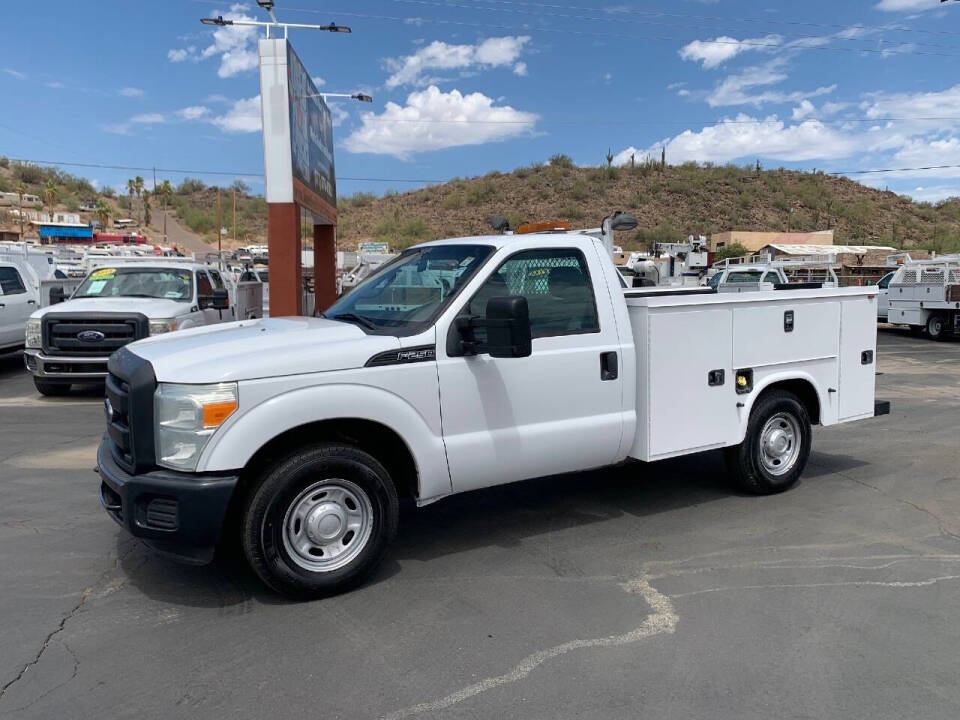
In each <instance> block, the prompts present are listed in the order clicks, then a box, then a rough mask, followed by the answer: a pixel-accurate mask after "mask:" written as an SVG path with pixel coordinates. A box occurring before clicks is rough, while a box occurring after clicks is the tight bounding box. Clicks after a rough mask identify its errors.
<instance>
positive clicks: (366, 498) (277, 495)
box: [240, 443, 399, 600]
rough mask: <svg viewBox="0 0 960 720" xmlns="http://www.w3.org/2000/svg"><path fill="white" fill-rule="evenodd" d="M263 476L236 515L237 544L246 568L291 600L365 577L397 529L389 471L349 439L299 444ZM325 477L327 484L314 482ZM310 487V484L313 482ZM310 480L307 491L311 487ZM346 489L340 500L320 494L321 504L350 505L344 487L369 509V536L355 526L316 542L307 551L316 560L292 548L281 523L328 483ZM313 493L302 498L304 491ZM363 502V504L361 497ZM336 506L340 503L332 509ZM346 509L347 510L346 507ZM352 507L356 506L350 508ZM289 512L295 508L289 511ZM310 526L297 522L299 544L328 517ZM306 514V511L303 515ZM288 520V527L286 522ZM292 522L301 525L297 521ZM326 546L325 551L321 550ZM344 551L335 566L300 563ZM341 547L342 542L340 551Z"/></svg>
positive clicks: (316, 595)
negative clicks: (325, 498) (340, 563)
mask: <svg viewBox="0 0 960 720" xmlns="http://www.w3.org/2000/svg"><path fill="white" fill-rule="evenodd" d="M265 472H266V474H265V477H264V479H263V481H262V482H261V483H260V484H259V485H257V486H255V487H254V488H253V489H252V490H251V491H250V493H249V495H248V496H247V498H246V501H245V503H244V505H243V510H242V514H241V521H240V534H241V547H242V548H243V554H244V556H245V557H246V560H247V562H248V563H249V564H250V567H251V568H253V570H254V572H256V574H257V575H258V576H259V577H260V579H261V580H263V582H264V583H266V585H267V586H269V587H270V588H272V589H273V590H275V591H277V592H278V593H281V594H283V595H286V596H288V597H292V598H296V599H303V600H308V599H314V598H320V597H326V596H329V595H335V594H337V593H341V592H344V591H346V590H349V589H351V588H353V587H356V586H357V585H358V584H359V583H360V582H362V581H363V579H364V578H366V577H367V576H368V575H369V574H370V573H371V572H372V571H373V570H374V568H376V566H377V565H378V564H379V563H380V561H381V560H382V558H383V555H384V552H385V550H386V548H387V545H389V544H390V542H392V541H393V539H394V537H395V536H396V532H397V522H398V516H399V509H398V502H397V491H396V488H395V487H394V485H393V482H392V481H391V479H390V475H389V474H388V473H387V471H386V470H385V469H384V467H383V465H381V464H380V463H379V462H378V461H377V460H376V459H375V458H374V457H373V456H371V455H370V454H368V453H366V452H364V451H362V450H359V449H358V448H355V447H352V446H349V445H340V444H334V443H323V444H320V445H317V446H314V447H310V448H302V449H300V450H298V451H296V452H294V453H292V454H290V455H288V456H286V457H285V458H283V459H281V460H280V461H278V462H277V463H275V464H274V465H273V466H272V467H270V468H268V469H267V470H266V471H265ZM322 483H331V484H332V485H331V486H327V485H320V484H322ZM315 486H316V487H315ZM312 487H315V489H313V490H311V491H310V492H309V493H308V492H307V490H308V489H309V488H312ZM328 487H333V488H338V487H339V488H343V487H346V488H347V495H346V499H345V500H343V503H342V504H341V505H336V503H333V502H326V501H319V502H318V505H315V506H314V507H315V508H318V509H320V508H319V506H320V505H323V506H328V505H329V506H331V507H334V508H335V509H334V511H331V515H334V516H336V514H337V513H338V512H339V511H340V510H344V508H345V507H347V506H349V505H350V502H351V500H350V499H349V498H350V496H351V495H350V494H351V493H352V497H353V498H355V500H354V504H356V501H357V500H359V502H360V506H361V510H360V511H359V512H361V513H363V514H366V512H365V511H364V510H363V508H367V510H368V511H369V515H370V520H369V523H368V525H369V531H368V532H369V535H367V534H366V533H365V532H364V533H363V534H362V535H361V531H358V532H357V534H356V535H354V536H353V537H352V538H351V537H349V535H350V532H349V531H347V532H346V534H345V535H344V536H343V537H342V538H339V539H337V540H335V541H333V542H332V543H330V544H328V545H323V544H322V543H319V542H318V543H316V547H310V549H309V552H310V554H311V556H313V552H314V551H317V555H315V556H313V557H315V559H314V560H311V558H310V557H306V556H305V555H304V553H303V552H302V551H301V552H300V553H299V555H298V552H297V551H296V550H295V549H293V548H292V546H291V545H290V544H289V543H291V542H292V541H293V539H294V538H291V534H292V533H290V532H289V530H288V529H287V528H292V527H293V526H294V524H295V523H299V521H295V520H293V519H292V518H293V517H296V513H295V512H294V511H295V509H296V508H302V507H304V506H305V505H304V504H305V503H308V502H309V501H316V498H319V497H321V496H322V495H324V493H325V491H326V488H328ZM307 495H309V496H312V497H310V498H307V497H305V496H307ZM367 502H368V503H369V504H368V505H367V504H366V503H367ZM336 508H339V510H337V509H336ZM344 512H346V510H344ZM354 512H357V511H356V510H354ZM291 513H294V514H293V516H291ZM317 517H319V518H320V519H319V520H317V521H316V523H315V525H313V526H311V525H310V522H311V521H310V520H309V519H305V520H304V521H303V531H302V534H301V535H299V536H297V537H301V538H303V541H304V543H305V544H310V543H311V542H312V540H311V539H310V538H308V537H307V534H308V533H309V531H310V530H309V529H308V528H309V527H312V529H313V530H314V531H316V532H319V531H320V530H319V528H320V524H321V522H326V518H324V517H323V514H322V513H320V514H319V515H318V516H317ZM308 518H309V516H308ZM285 520H287V523H289V524H287V527H285ZM343 521H344V517H343V516H342V515H340V516H339V517H334V519H333V520H332V522H334V523H339V525H337V527H340V528H341V529H343ZM296 527H298V528H299V527H300V525H299V524H296ZM361 536H362V537H363V538H364V539H363V540H361V541H360V542H363V544H362V545H361V546H360V548H359V549H357V548H351V547H349V546H348V543H350V542H353V540H356V539H357V538H359V537H361ZM325 548H326V550H325ZM331 548H332V552H343V553H345V556H347V555H350V554H351V553H356V555H355V556H353V557H352V558H351V559H350V561H349V562H348V563H347V564H345V565H343V566H341V567H332V568H329V569H315V568H311V567H305V564H306V565H310V563H311V562H315V563H317V564H320V563H323V562H335V560H328V559H327V558H326V557H324V555H327V556H329V555H330V552H331ZM343 548H346V549H345V550H344V549H343Z"/></svg>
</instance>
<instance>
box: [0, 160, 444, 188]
mask: <svg viewBox="0 0 960 720" xmlns="http://www.w3.org/2000/svg"><path fill="white" fill-rule="evenodd" d="M8 160H10V162H14V163H32V164H34V165H54V166H63V167H81V168H92V169H100V170H132V171H136V172H153V171H154V170H156V171H157V172H158V173H167V174H173V175H226V176H229V177H258V178H259V177H263V172H262V171H260V170H258V171H256V172H239V171H231V170H196V169H191V170H185V169H182V168H161V167H152V166H151V167H138V166H136V165H109V164H107V163H78V162H62V161H59V160H32V159H30V158H17V157H11V158H8ZM337 180H352V181H356V182H395V183H423V184H434V183H445V182H449V178H448V179H447V180H422V179H417V180H414V179H410V178H376V177H349V176H346V175H338V176H337Z"/></svg>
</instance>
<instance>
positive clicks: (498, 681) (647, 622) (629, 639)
mask: <svg viewBox="0 0 960 720" xmlns="http://www.w3.org/2000/svg"><path fill="white" fill-rule="evenodd" d="M620 587H621V588H623V590H624V591H625V592H627V593H630V594H631V595H640V596H642V597H643V599H644V600H645V601H646V603H647V605H648V606H649V607H650V611H651V612H650V614H649V615H647V617H646V618H645V619H644V621H643V622H642V623H641V624H640V626H639V627H636V628H634V629H633V630H630V631H628V632H626V633H623V634H620V635H607V636H605V637H598V638H588V639H584V640H569V641H567V642H565V643H562V644H560V645H554V646H553V647H550V648H547V649H545V650H539V651H537V652H535V653H533V654H532V655H528V656H527V657H525V658H524V659H523V660H521V661H520V662H519V663H518V664H517V665H515V666H514V667H513V668H512V669H511V670H509V671H508V672H506V673H504V674H502V675H496V676H494V677H488V678H486V679H484V680H481V681H480V682H476V683H474V684H472V685H468V686H467V687H465V688H462V689H460V690H458V691H456V692H454V693H451V694H450V695H447V696H445V697H442V698H439V699H437V700H433V701H430V702H424V703H420V704H418V705H413V706H411V707H408V708H405V709H403V710H397V711H394V712H391V713H387V714H386V715H382V716H381V718H382V719H383V720H402V719H403V718H408V717H412V716H414V715H420V714H422V713H425V712H436V711H438V710H443V709H445V708H448V707H450V706H451V705H456V704H457V703H460V702H463V701H464V700H468V699H469V698H472V697H474V696H476V695H479V694H480V693H483V692H486V691H487V690H492V689H493V688H496V687H500V686H501V685H507V684H509V683H514V682H517V681H519V680H523V679H524V678H526V677H527V676H528V675H530V673H532V672H533V671H534V670H535V669H536V668H537V667H539V666H540V665H542V664H543V663H545V662H547V661H548V660H552V659H553V658H556V657H559V656H561V655H566V654H567V653H568V652H571V651H573V650H579V649H582V648H604V647H618V646H621V645H629V644H631V643H635V642H639V641H640V640H643V639H644V638H648V637H652V636H654V635H660V634H662V633H668V634H672V633H673V632H674V631H675V630H676V627H677V623H678V622H679V621H680V617H679V616H678V615H677V613H676V611H675V610H674V608H673V602H672V601H671V600H670V598H669V597H668V596H666V595H664V594H663V593H661V592H659V591H658V590H657V589H656V588H654V587H653V586H652V585H651V584H650V582H649V578H648V577H647V576H646V575H642V576H640V577H638V578H635V579H633V580H630V581H628V582H625V583H621V584H620Z"/></svg>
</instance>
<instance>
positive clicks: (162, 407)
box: [154, 383, 237, 470]
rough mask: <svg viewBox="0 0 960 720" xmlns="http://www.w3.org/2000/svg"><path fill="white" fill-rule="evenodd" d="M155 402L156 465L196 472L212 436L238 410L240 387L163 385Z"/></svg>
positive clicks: (228, 385) (159, 387) (161, 384)
mask: <svg viewBox="0 0 960 720" xmlns="http://www.w3.org/2000/svg"><path fill="white" fill-rule="evenodd" d="M154 400H155V402H154V425H155V436H154V437H155V440H156V451H157V463H159V464H160V465H163V466H165V467H168V468H171V469H173V470H196V468H197V461H198V460H199V459H200V453H201V452H203V448H204V447H205V446H206V444H207V442H208V441H209V440H210V436H211V435H213V433H214V432H216V430H217V428H218V427H220V426H221V425H222V424H223V423H224V421H226V419H227V418H228V417H230V416H231V415H232V414H233V412H234V411H235V410H236V409H237V384H236V383H217V384H214V385H177V384H173V383H160V384H159V385H158V386H157V391H156V394H155V396H154Z"/></svg>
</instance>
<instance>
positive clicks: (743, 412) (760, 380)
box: [737, 358, 837, 443]
mask: <svg viewBox="0 0 960 720" xmlns="http://www.w3.org/2000/svg"><path fill="white" fill-rule="evenodd" d="M830 360H832V361H833V362H834V363H835V362H836V360H835V359H834V358H830ZM827 365H829V363H827ZM787 380H802V381H804V382H806V383H808V384H809V385H810V386H811V387H812V388H813V390H814V392H815V393H816V394H817V401H818V402H819V403H820V424H821V425H833V424H834V423H835V422H836V415H837V409H836V406H835V405H834V402H833V398H832V397H830V396H829V395H828V393H827V392H826V390H825V389H824V386H823V380H822V379H819V380H818V379H817V378H816V377H814V376H813V375H812V374H811V373H810V372H809V371H807V370H798V369H793V368H778V367H774V368H762V367H760V368H754V386H753V392H751V393H750V394H749V395H748V396H743V395H741V396H739V397H741V398H743V397H746V400H744V407H742V408H740V427H739V428H738V429H737V443H741V442H743V439H744V438H745V437H746V436H747V423H749V421H750V413H751V412H752V411H753V406H754V404H755V403H756V401H757V399H758V398H759V397H760V395H762V394H763V391H764V390H766V389H767V388H769V387H770V386H771V385H775V384H777V383H781V382H785V381H787Z"/></svg>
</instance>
